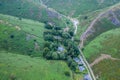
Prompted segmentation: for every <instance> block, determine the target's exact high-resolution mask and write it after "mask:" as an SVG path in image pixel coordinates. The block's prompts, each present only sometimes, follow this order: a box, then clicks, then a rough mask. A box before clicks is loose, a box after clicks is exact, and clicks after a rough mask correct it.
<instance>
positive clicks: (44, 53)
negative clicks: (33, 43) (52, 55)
mask: <svg viewBox="0 0 120 80" xmlns="http://www.w3.org/2000/svg"><path fill="white" fill-rule="evenodd" d="M49 52H50V49H49V48H48V47H45V48H44V50H43V56H44V57H46V55H47V54H49Z"/></svg>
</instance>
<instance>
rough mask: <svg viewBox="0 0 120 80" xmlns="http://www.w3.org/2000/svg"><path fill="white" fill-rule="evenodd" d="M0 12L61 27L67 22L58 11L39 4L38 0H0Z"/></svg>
mask: <svg viewBox="0 0 120 80" xmlns="http://www.w3.org/2000/svg"><path fill="white" fill-rule="evenodd" d="M11 4H12V5H11ZM0 13H2V14H7V15H12V16H16V17H19V18H20V19H22V18H27V19H32V20H36V21H40V22H44V23H46V22H51V23H53V24H54V25H57V26H61V27H66V25H65V24H66V22H69V20H67V19H64V18H63V17H62V16H61V15H59V14H58V13H55V12H53V11H50V10H48V9H47V8H46V7H45V6H43V5H41V2H40V0H0ZM66 20H67V21H66Z"/></svg>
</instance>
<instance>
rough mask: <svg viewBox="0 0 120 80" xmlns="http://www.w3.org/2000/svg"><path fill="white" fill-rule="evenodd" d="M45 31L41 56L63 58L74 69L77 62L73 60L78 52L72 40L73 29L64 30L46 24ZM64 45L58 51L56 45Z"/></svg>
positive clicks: (54, 58) (55, 58)
mask: <svg viewBox="0 0 120 80" xmlns="http://www.w3.org/2000/svg"><path fill="white" fill-rule="evenodd" d="M45 28H46V31H45V32H44V35H43V36H44V40H45V43H44V50H43V56H44V57H45V58H46V59H53V60H65V61H66V62H67V63H68V66H69V67H70V68H71V69H72V70H73V71H75V70H76V67H77V63H76V62H75V61H74V60H73V58H74V57H77V56H78V55H79V54H80V52H79V49H78V47H77V46H76V45H77V44H76V43H75V42H74V41H72V37H73V36H74V32H73V30H69V31H68V32H64V30H62V28H61V27H56V26H52V25H50V24H46V26H45ZM61 45H62V46H64V51H61V52H60V51H58V47H60V46H61Z"/></svg>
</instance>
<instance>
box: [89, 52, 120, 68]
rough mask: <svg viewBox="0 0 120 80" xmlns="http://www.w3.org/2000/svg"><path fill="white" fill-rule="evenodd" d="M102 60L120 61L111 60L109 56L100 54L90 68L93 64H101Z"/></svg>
mask: <svg viewBox="0 0 120 80" xmlns="http://www.w3.org/2000/svg"><path fill="white" fill-rule="evenodd" d="M104 59H111V60H120V59H117V58H113V57H112V56H111V55H107V54H101V56H100V57H98V58H97V59H95V60H94V61H93V62H92V63H91V64H90V66H91V67H92V66H94V65H95V64H98V63H99V62H101V61H102V60H104Z"/></svg>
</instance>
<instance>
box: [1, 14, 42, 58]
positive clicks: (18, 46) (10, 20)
mask: <svg viewBox="0 0 120 80" xmlns="http://www.w3.org/2000/svg"><path fill="white" fill-rule="evenodd" d="M43 32H44V24H43V23H40V22H37V21H32V20H27V19H22V20H19V19H18V18H16V17H12V16H7V15H2V14H0V43H1V45H0V49H6V50H8V51H13V52H20V53H22V54H27V55H31V56H40V55H42V54H41V50H42V49H43V44H44V39H43Z"/></svg>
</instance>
